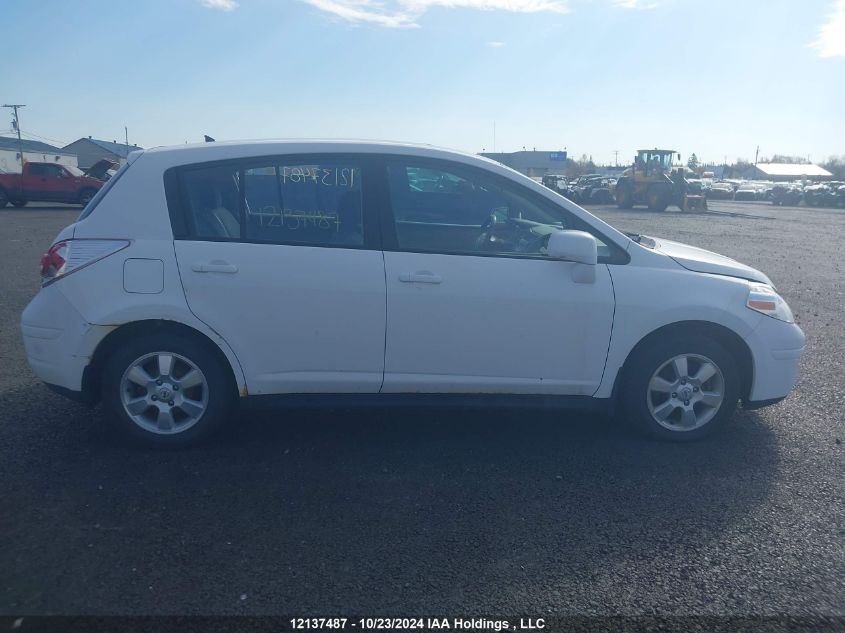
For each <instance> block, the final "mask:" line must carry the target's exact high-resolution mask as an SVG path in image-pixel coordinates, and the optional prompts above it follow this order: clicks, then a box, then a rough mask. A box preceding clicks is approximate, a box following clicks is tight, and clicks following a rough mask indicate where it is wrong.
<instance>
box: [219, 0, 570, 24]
mask: <svg viewBox="0 0 845 633" xmlns="http://www.w3.org/2000/svg"><path fill="white" fill-rule="evenodd" d="M214 1H228V0H214ZM302 2H307V3H308V4H310V5H312V6H314V7H317V8H318V9H321V10H323V11H325V12H327V13H331V14H333V15H335V16H337V17H339V18H341V19H344V20H347V21H349V22H352V23H355V24H361V23H369V24H377V25H379V26H386V27H392V28H403V27H405V28H407V27H416V26H419V24H418V23H417V20H418V19H419V18H421V17H422V16H423V15H424V14H425V13H426V12H427V11H428V10H429V9H433V8H436V7H442V8H447V9H479V10H482V11H511V12H514V13H540V12H546V13H569V6H568V2H567V0H302Z"/></svg>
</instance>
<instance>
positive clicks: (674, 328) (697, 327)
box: [612, 320, 754, 403]
mask: <svg viewBox="0 0 845 633" xmlns="http://www.w3.org/2000/svg"><path fill="white" fill-rule="evenodd" d="M684 333H694V334H696V335H699V336H706V337H708V338H711V339H713V340H715V341H716V342H718V343H720V344H721V345H722V346H723V347H724V348H725V349H727V350H728V352H730V354H731V355H732V356H733V357H734V358H735V359H736V362H737V365H738V368H739V374H740V379H741V381H742V382H741V384H740V391H739V394H740V399H742V400H743V401H746V400H747V399H748V394H749V393H750V391H751V385H752V384H753V382H754V362H753V358H752V355H751V349H750V348H749V347H748V344H747V343H746V342H745V341H744V340H743V338H742V337H741V336H740V335H739V334H737V333H736V332H734V331H733V330H731V329H730V328H728V327H725V326H724V325H720V324H718V323H713V322H712V321H695V320H689V321H676V322H674V323H669V324H667V325H663V326H661V327H659V328H657V329H656V330H653V331H651V332H649V333H648V334H646V335H645V336H643V337H642V338H641V339H640V340H639V341H638V342H637V343H636V344H635V345H634V346H633V347H632V348H631V350H630V351H629V352H628V355H627V356H626V357H625V362H624V363H623V364H622V367H621V368H620V369H619V371H618V372H617V373H616V378H615V380H614V383H613V392H612V393H613V395H612V399H613V402H614V403H616V402H617V401H618V398H619V394H620V390H621V388H622V385H623V383H624V382H625V380H626V377H627V373H628V372H629V371H630V367H631V364H632V361H633V359H634V358H636V356H637V354H638V353H639V352H640V350H642V349H643V348H645V347H648V345H649V344H650V343H651V342H652V341H654V340H655V339H658V338H661V337H666V336H677V335H680V334H684Z"/></svg>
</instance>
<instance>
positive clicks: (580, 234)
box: [547, 231, 598, 284]
mask: <svg viewBox="0 0 845 633" xmlns="http://www.w3.org/2000/svg"><path fill="white" fill-rule="evenodd" d="M547 252H548V255H549V257H550V258H552V259H561V260H566V261H569V262H575V266H574V267H573V268H572V281H574V282H575V283H578V284H591V283H593V282H595V280H596V263H598V243H597V242H596V238H594V237H593V236H592V235H590V234H589V233H587V232H585V231H556V232H555V233H552V234H551V235H549V245H548V248H547Z"/></svg>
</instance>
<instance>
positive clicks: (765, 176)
mask: <svg viewBox="0 0 845 633" xmlns="http://www.w3.org/2000/svg"><path fill="white" fill-rule="evenodd" d="M749 172H750V173H749V174H747V177H748V178H750V179H752V180H773V181H776V182H777V181H790V180H830V179H831V178H832V177H833V174H831V173H830V172H829V171H828V170H826V169H825V168H824V167H819V166H818V165H810V164H803V163H757V165H755V166H754V167H753V168H752V169H750V170H749Z"/></svg>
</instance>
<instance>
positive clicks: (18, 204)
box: [11, 200, 26, 209]
mask: <svg viewBox="0 0 845 633" xmlns="http://www.w3.org/2000/svg"><path fill="white" fill-rule="evenodd" d="M11 203H12V206H13V207H17V208H18V209H20V208H22V207H25V206H26V200H12V201H11Z"/></svg>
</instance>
